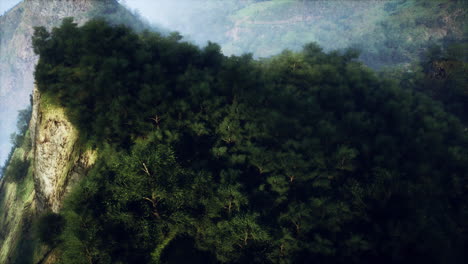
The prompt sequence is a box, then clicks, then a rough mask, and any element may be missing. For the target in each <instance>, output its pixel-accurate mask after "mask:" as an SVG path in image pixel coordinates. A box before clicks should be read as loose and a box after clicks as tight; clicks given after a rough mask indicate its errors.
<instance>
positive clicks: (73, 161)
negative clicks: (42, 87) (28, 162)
mask: <svg viewBox="0 0 468 264" xmlns="http://www.w3.org/2000/svg"><path fill="white" fill-rule="evenodd" d="M33 101H34V104H33V114H32V116H33V118H32V122H31V127H30V131H33V132H32V133H31V136H32V142H33V146H32V147H33V151H34V155H33V157H34V162H33V179H34V189H35V194H36V201H37V204H38V209H39V210H40V211H46V210H52V211H53V212H56V213H57V212H58V211H59V210H60V208H61V205H62V202H63V198H64V196H65V194H66V193H67V192H69V191H70V190H71V188H72V187H73V185H74V183H76V182H77V181H78V180H79V179H80V178H81V177H82V176H83V175H85V174H86V171H87V170H88V169H89V168H90V166H91V165H92V164H93V162H94V159H95V158H94V157H95V155H94V154H95V153H94V152H92V151H83V150H82V149H81V148H80V147H79V146H78V131H77V130H76V129H75V127H74V126H73V125H72V124H71V123H70V121H69V120H68V119H67V117H66V114H65V112H64V109H63V108H60V107H57V106H54V105H53V104H50V103H48V102H47V100H41V96H40V93H39V91H37V89H35V90H34V99H33Z"/></svg>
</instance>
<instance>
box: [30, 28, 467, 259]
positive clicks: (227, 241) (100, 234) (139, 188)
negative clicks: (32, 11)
mask: <svg viewBox="0 0 468 264" xmlns="http://www.w3.org/2000/svg"><path fill="white" fill-rule="evenodd" d="M92 32H101V34H90V33H92ZM63 39H68V40H70V41H69V42H63V41H61V40H63ZM97 40H98V41H97ZM33 43H34V47H35V51H36V52H38V53H39V54H40V56H41V60H40V63H39V64H38V66H37V68H36V81H37V83H38V89H39V92H40V93H41V94H42V95H41V96H42V97H43V98H48V99H47V100H49V101H50V102H53V103H54V105H55V106H56V107H60V108H61V109H64V113H65V115H66V116H67V117H68V118H69V120H70V123H71V124H73V126H74V127H75V128H76V129H77V131H78V134H79V138H80V141H79V146H81V147H80V148H78V149H84V150H85V149H87V148H90V149H92V150H95V151H96V152H97V155H96V157H97V159H96V161H95V163H94V165H93V166H92V168H91V169H90V170H89V172H88V173H87V174H86V177H85V178H84V179H83V180H82V181H81V182H80V183H79V184H78V185H77V186H76V187H75V188H73V189H72V191H71V193H70V195H69V196H68V198H67V199H66V201H65V203H64V206H63V207H62V209H61V210H59V211H58V212H57V211H54V213H53V214H48V215H46V216H44V217H43V218H41V219H42V220H40V221H39V222H40V223H48V222H49V221H50V219H52V220H53V222H51V224H48V225H47V224H42V225H40V226H42V229H43V231H42V232H41V231H40V234H43V235H42V236H41V235H39V238H40V239H41V240H42V241H44V243H46V244H47V245H48V246H49V247H51V248H54V249H55V250H56V252H57V256H58V258H59V259H61V261H62V262H64V263H87V262H97V263H180V261H182V260H183V259H191V260H192V261H193V262H194V263H217V262H222V263H245V262H250V263H306V262H308V261H310V260H313V261H318V262H320V263H447V262H450V263H463V259H464V258H465V257H466V254H465V252H464V251H463V250H462V248H463V245H464V243H466V237H467V236H466V234H467V233H466V232H467V231H468V229H467V225H466V219H467V216H468V215H467V212H468V211H467V203H466V198H467V197H466V194H467V192H466V182H467V180H468V179H467V175H468V174H467V172H468V167H467V164H468V162H467V161H468V160H467V157H468V155H467V154H468V153H467V151H468V135H467V134H466V128H465V126H464V125H463V124H462V123H461V122H460V120H459V119H458V118H456V117H455V116H453V115H451V114H449V113H447V112H445V111H444V110H443V108H442V106H441V105H440V104H438V103H437V102H436V101H433V100H431V99H429V98H428V97H427V96H425V95H423V94H421V93H419V92H415V91H411V90H405V89H402V88H401V87H399V86H398V85H397V83H396V82H394V81H391V80H388V79H385V78H379V77H378V76H377V75H375V74H374V73H373V72H372V71H370V70H369V69H368V68H366V67H364V66H363V65H362V64H361V63H359V62H357V61H356V59H357V54H356V53H355V52H353V51H347V52H343V53H337V52H330V53H325V52H323V51H322V49H321V48H320V47H318V46H317V45H314V44H310V45H307V46H306V47H304V49H303V50H302V51H301V52H297V53H294V52H288V51H286V52H283V53H281V54H280V55H278V56H274V57H272V58H269V59H264V60H254V59H252V57H250V56H248V55H244V56H240V57H237V56H231V57H226V56H224V55H222V53H221V52H220V47H219V46H218V45H216V44H209V45H208V46H206V47H204V48H198V47H197V46H195V45H193V44H190V43H187V42H183V41H181V36H179V35H177V34H172V35H171V36H168V37H164V36H161V35H160V34H157V33H151V32H144V33H143V34H137V33H135V32H133V31H132V30H130V29H129V28H126V27H123V26H118V27H111V26H109V25H108V24H107V23H105V22H104V21H100V20H93V21H90V22H89V23H86V24H85V25H84V26H82V27H78V26H77V24H75V23H73V21H72V20H65V21H64V22H63V24H62V26H61V27H60V28H59V29H56V30H54V31H53V32H52V33H50V32H48V31H47V30H46V29H45V28H39V29H37V31H36V33H35V36H34V40H33ZM111 51H112V52H111ZM57 54H60V56H57ZM51 227H53V228H51ZM44 234H45V235H44ZM421 241H424V243H423V244H421Z"/></svg>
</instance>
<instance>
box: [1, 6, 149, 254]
mask: <svg viewBox="0 0 468 264" xmlns="http://www.w3.org/2000/svg"><path fill="white" fill-rule="evenodd" d="M69 16H73V17H75V21H77V22H78V23H80V24H83V23H84V22H85V21H87V20H88V19H89V18H92V17H103V18H105V19H107V20H109V21H110V22H111V23H125V24H127V25H130V26H132V27H134V28H135V29H136V30H141V29H143V28H145V25H144V24H143V23H142V22H141V21H140V20H139V19H138V18H137V17H135V16H134V15H133V14H131V13H130V12H128V11H127V10H126V9H125V8H124V7H122V6H120V5H119V4H118V3H117V2H116V1H111V0H109V1H98V0H79V1H72V0H65V1H58V0H57V1H55V0H25V1H23V2H21V3H20V4H18V5H17V6H15V7H14V8H12V9H11V10H10V11H9V12H7V13H6V14H5V15H3V16H1V17H0V133H1V135H0V137H1V138H2V139H3V140H4V139H6V138H8V136H7V135H8V134H10V133H12V132H13V131H14V128H15V123H16V116H17V111H18V110H19V109H23V108H25V107H26V105H27V104H28V103H29V99H28V98H29V94H31V93H32V92H33V85H34V78H33V72H34V67H35V65H36V63H37V60H38V57H37V56H36V55H35V54H34V52H33V48H32V43H31V37H32V34H33V31H34V30H33V27H35V26H41V25H44V26H46V27H47V28H49V29H51V28H52V27H54V26H56V25H59V24H60V23H61V21H62V19H63V18H65V17H69ZM32 112H33V113H32V118H31V122H30V127H29V130H28V131H27V132H26V136H25V139H24V140H22V143H21V144H19V145H18V146H17V148H16V149H15V150H13V151H12V152H11V153H12V155H11V157H10V160H9V164H8V166H7V167H6V168H5V175H4V177H3V178H2V179H1V184H0V215H1V216H2V217H1V219H0V230H1V234H0V263H38V262H39V260H41V259H42V260H44V259H43V257H44V255H45V254H46V253H48V250H47V248H46V247H44V246H41V244H40V242H39V241H38V240H37V237H36V236H34V235H33V230H32V227H33V223H34V222H35V221H36V220H37V217H38V215H39V214H41V213H43V212H46V211H50V210H52V211H58V210H59V208H60V207H61V203H62V201H63V196H64V195H65V194H66V193H67V192H68V191H69V190H70V188H71V186H72V184H73V183H74V182H76V181H77V180H78V179H79V178H80V176H82V175H83V174H84V171H85V170H86V167H87V166H89V164H90V162H92V155H91V154H90V153H87V154H85V153H84V152H83V153H82V152H81V151H82V150H81V149H79V148H77V147H76V140H77V134H76V132H74V130H73V126H71V124H70V123H69V121H67V119H66V118H65V116H64V114H63V110H61V109H60V108H59V107H58V108H57V107H54V105H53V104H51V103H48V102H47V100H42V102H41V99H40V95H39V93H38V92H36V93H35V94H34V104H33V109H32ZM9 146H10V145H9V144H8V143H7V142H4V141H2V142H0V152H1V153H0V158H1V159H2V160H3V159H4V158H5V157H6V155H7V153H8V151H9V149H10V147H9ZM49 253H50V252H49ZM48 256H49V257H48V258H51V259H53V255H50V254H49V255H48Z"/></svg>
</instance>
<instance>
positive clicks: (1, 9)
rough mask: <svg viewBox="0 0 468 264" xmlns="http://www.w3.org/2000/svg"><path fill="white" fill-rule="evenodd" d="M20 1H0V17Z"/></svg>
mask: <svg viewBox="0 0 468 264" xmlns="http://www.w3.org/2000/svg"><path fill="white" fill-rule="evenodd" d="M19 2H21V1H20V0H0V15H3V13H5V11H7V10H8V9H10V8H12V7H13V6H15V5H16V4H17V3H19Z"/></svg>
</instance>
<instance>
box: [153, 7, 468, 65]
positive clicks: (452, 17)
mask: <svg viewBox="0 0 468 264" xmlns="http://www.w3.org/2000/svg"><path fill="white" fill-rule="evenodd" d="M159 3H161V4H159V5H158V4H153V5H150V6H151V8H155V9H156V8H161V9H162V11H161V12H158V15H159V17H155V18H154V19H155V21H157V22H160V23H162V24H163V25H165V26H166V27H168V28H170V29H174V30H178V31H180V32H181V33H182V34H184V35H188V37H189V39H191V40H194V41H195V42H197V43H200V44H205V43H206V41H207V40H211V41H215V42H217V43H219V44H220V45H221V47H222V49H223V52H224V53H225V54H228V55H230V54H237V55H240V54H241V53H244V52H252V53H253V54H254V55H255V56H257V57H266V56H271V55H274V54H277V53H279V52H281V51H282V50H283V49H285V48H289V49H293V50H300V49H301V48H302V46H303V45H304V44H306V43H309V42H316V43H318V44H319V45H320V46H322V47H324V49H325V50H327V51H330V50H334V49H344V48H348V47H354V48H358V49H360V50H361V51H362V56H361V60H362V61H364V63H365V64H366V65H368V66H371V67H372V68H380V67H382V66H394V65H397V64H405V63H410V62H412V61H415V60H419V59H420V57H421V55H423V53H424V50H425V49H426V48H427V47H429V46H430V45H431V44H443V45H446V44H448V43H450V42H453V41H460V40H466V34H467V24H466V21H467V20H466V12H467V9H466V1H449V0H431V1H422V0H390V1H379V0H369V1H359V0H334V1H323V0H322V1H321V0H318V1H317V0H315V1H304V0H267V1H265V0H244V1H229V2H228V3H226V1H216V0H206V1H195V2H194V1H191V0H180V1H169V0H160V1H159Z"/></svg>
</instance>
